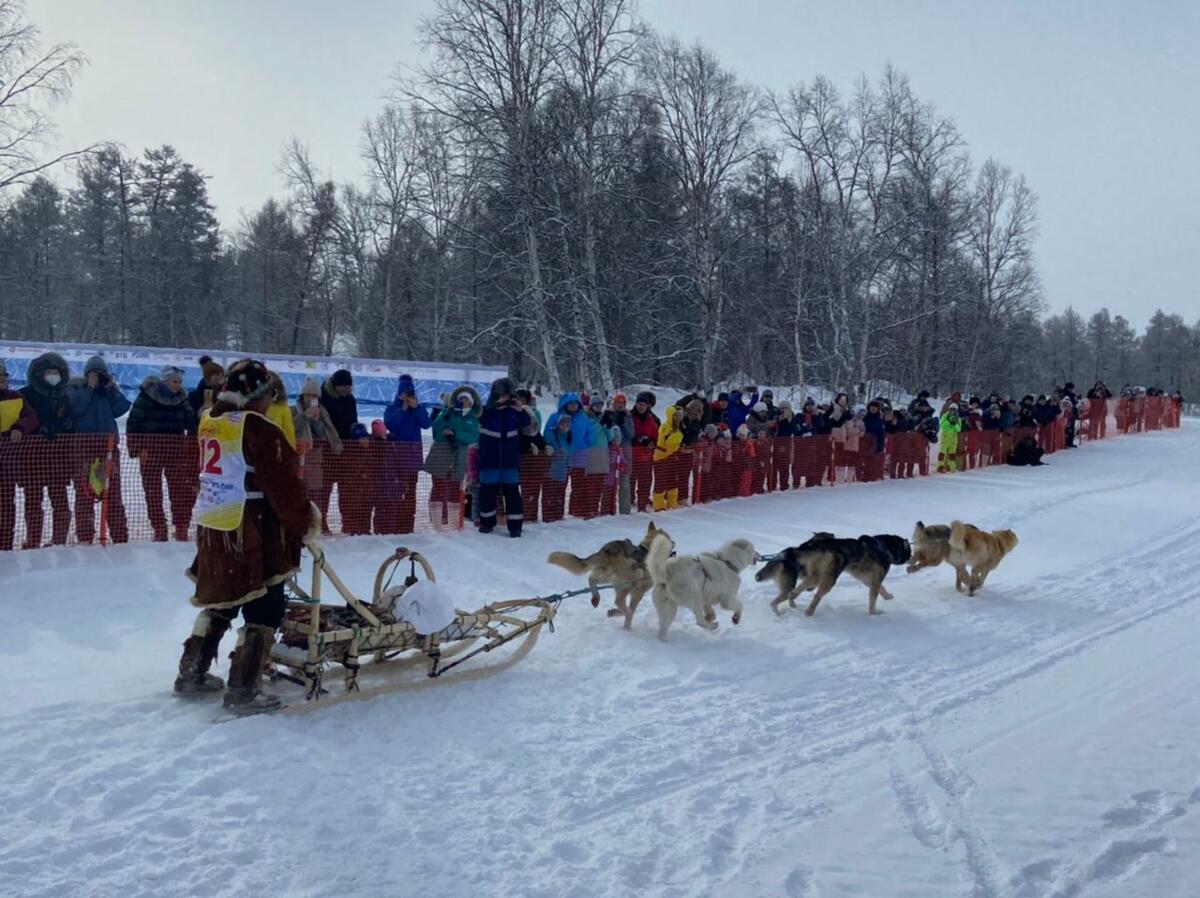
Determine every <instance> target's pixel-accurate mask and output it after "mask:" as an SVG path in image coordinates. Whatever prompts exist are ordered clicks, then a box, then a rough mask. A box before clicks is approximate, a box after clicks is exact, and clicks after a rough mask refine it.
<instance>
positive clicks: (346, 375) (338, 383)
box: [329, 368, 354, 387]
mask: <svg viewBox="0 0 1200 898" xmlns="http://www.w3.org/2000/svg"><path fill="white" fill-rule="evenodd" d="M329 382H330V383H331V384H333V385H334V386H335V387H352V386H354V375H352V374H351V373H350V372H349V371H347V370H346V369H345V368H338V370H337V371H334V372H333V375H332V376H331V377H330V378H329Z"/></svg>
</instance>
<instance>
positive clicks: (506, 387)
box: [487, 377, 517, 406]
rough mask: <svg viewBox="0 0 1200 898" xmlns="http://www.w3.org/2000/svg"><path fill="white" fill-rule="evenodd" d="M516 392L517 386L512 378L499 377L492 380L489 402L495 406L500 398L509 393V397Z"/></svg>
mask: <svg viewBox="0 0 1200 898" xmlns="http://www.w3.org/2000/svg"><path fill="white" fill-rule="evenodd" d="M516 392H517V387H516V384H514V383H513V382H512V380H510V379H509V378H507V377H497V378H496V379H495V380H494V381H492V391H491V392H490V393H489V394H488V399H487V404H488V405H489V406H494V405H495V404H496V403H497V402H498V401H499V400H500V397H501V396H503V395H505V394H506V393H507V394H508V395H509V397H512V396H513V395H515V394H516Z"/></svg>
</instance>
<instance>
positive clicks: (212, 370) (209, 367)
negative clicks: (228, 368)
mask: <svg viewBox="0 0 1200 898" xmlns="http://www.w3.org/2000/svg"><path fill="white" fill-rule="evenodd" d="M200 373H201V374H202V375H203V376H204V379H205V380H208V379H209V378H210V377H224V376H225V369H224V368H222V367H221V366H220V365H218V364H217V363H216V362H214V361H213V360H212V359H209V360H208V361H207V362H205V363H204V364H203V365H201V366H200Z"/></svg>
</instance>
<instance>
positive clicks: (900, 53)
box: [28, 0, 1200, 328]
mask: <svg viewBox="0 0 1200 898" xmlns="http://www.w3.org/2000/svg"><path fill="white" fill-rule="evenodd" d="M433 5H434V4H433V0H353V2H349V3H346V2H343V3H335V2H329V0H326V2H319V0H203V2H200V0H103V2H98V0H28V10H29V15H30V18H31V19H32V20H33V21H34V22H35V23H36V24H38V25H39V26H40V27H41V29H42V31H43V34H44V36H45V38H46V39H47V40H54V41H59V40H70V41H74V42H75V43H77V44H78V45H79V46H80V47H81V48H82V49H83V50H84V52H85V53H86V54H87V55H88V57H89V59H90V65H89V66H88V68H87V69H86V70H85V71H84V73H83V75H82V77H81V78H80V79H79V83H78V85H77V87H76V89H75V92H74V96H73V98H72V100H71V101H70V103H69V104H68V105H67V106H66V107H64V108H62V109H60V110H59V112H58V114H57V119H58V123H59V131H60V133H61V138H62V142H63V143H64V144H71V145H78V144H84V143H89V142H92V141H99V140H109V139H111V140H116V141H118V142H120V143H122V144H124V145H125V146H126V148H127V149H128V150H129V151H130V152H135V153H136V152H140V151H141V150H142V149H143V148H145V147H148V146H157V145H160V144H163V143H170V144H173V145H174V146H175V147H176V148H177V149H178V150H179V151H180V153H181V154H182V155H183V157H184V158H185V159H186V160H188V161H189V162H192V163H193V164H195V165H196V166H198V167H199V168H200V169H202V170H203V171H204V172H205V173H207V174H208V175H209V176H210V177H211V180H210V182H209V190H210V193H211V195H212V197H213V200H214V202H215V203H216V204H217V212H218V215H219V216H220V218H221V221H222V223H223V225H225V226H226V227H228V228H232V227H234V226H236V224H237V222H238V220H239V219H240V217H241V213H242V212H245V211H253V210H255V209H256V208H257V207H258V206H259V205H261V203H262V202H263V201H264V200H265V199H266V198H267V197H268V196H270V195H272V194H279V193H280V192H281V191H282V184H281V179H280V177H279V174H278V164H279V158H280V152H281V148H282V146H283V144H284V143H285V142H286V141H287V140H288V139H289V138H290V137H292V136H293V135H294V136H296V137H299V138H300V139H301V140H303V141H305V142H307V143H308V144H309V145H310V147H311V149H312V154H313V158H314V161H316V162H318V163H320V164H321V166H322V167H323V168H324V169H325V170H326V172H327V173H328V174H330V175H332V176H333V177H334V178H336V179H337V180H339V181H341V180H346V179H357V178H358V177H359V175H360V165H359V162H358V159H357V144H358V132H359V128H360V126H361V123H362V121H363V120H364V119H365V118H366V117H367V116H369V115H372V114H373V113H374V112H375V111H377V109H378V108H379V105H380V103H381V98H382V96H383V94H384V92H385V91H386V90H387V87H388V78H389V75H390V74H391V73H393V72H394V71H395V70H396V69H397V66H403V65H409V66H411V65H415V64H417V63H419V62H420V56H419V52H420V51H419V46H418V43H417V24H418V22H419V21H420V19H421V17H422V16H423V15H426V14H428V13H430V12H431V11H432V9H433ZM641 13H642V16H643V17H644V18H645V19H646V20H648V21H649V23H650V24H651V25H653V26H654V27H656V28H657V29H658V30H660V31H663V32H667V33H672V34H675V35H676V36H678V37H680V38H682V39H684V40H693V39H697V40H699V41H701V42H702V43H704V44H706V45H707V46H709V47H710V48H711V49H713V50H714V51H715V52H716V53H717V54H718V55H719V56H720V58H721V59H722V61H723V62H724V63H725V64H726V65H728V66H729V67H731V68H733V69H734V70H736V71H737V72H738V73H739V74H740V75H741V76H742V77H743V78H745V79H746V80H748V81H751V82H753V83H756V84H759V85H761V86H763V87H767V88H771V89H783V88H786V87H788V86H790V85H792V84H794V83H796V82H798V81H802V80H804V81H807V80H810V79H811V78H812V77H813V76H814V75H816V74H818V73H824V74H826V75H828V76H830V77H831V78H833V79H834V80H835V81H836V82H837V83H839V84H840V85H843V86H844V87H845V88H847V89H848V88H849V87H850V86H851V84H852V82H853V80H854V79H855V78H856V77H857V76H858V75H859V74H861V73H866V74H868V75H869V76H870V77H872V78H875V77H876V76H878V74H879V73H880V72H881V70H882V69H883V67H884V65H885V64H886V63H887V62H888V61H891V62H892V63H893V64H895V65H896V66H897V67H898V68H899V69H901V70H902V71H904V72H906V73H907V74H908V75H909V76H910V78H911V80H912V84H913V87H914V89H915V90H916V91H917V93H918V95H919V96H921V97H922V98H923V99H925V100H928V101H932V102H933V103H934V104H935V105H937V107H938V108H939V109H940V110H942V111H943V112H944V113H946V114H949V115H950V116H952V117H953V118H954V119H955V121H956V122H957V123H958V126H959V129H960V130H961V131H962V133H963V135H964V136H965V138H966V140H967V142H968V144H969V146H970V148H971V153H972V156H973V158H974V159H975V160H976V161H977V162H979V161H982V160H983V159H985V158H987V157H988V156H994V157H996V158H997V159H999V160H1000V161H1002V162H1004V163H1006V164H1008V165H1010V166H1012V167H1013V168H1014V169H1016V170H1018V171H1021V172H1024V173H1025V175H1026V176H1027V177H1028V179H1029V182H1030V184H1031V185H1032V187H1033V189H1034V190H1035V191H1036V192H1037V194H1038V197H1039V209H1040V218H1041V236H1040V238H1039V240H1038V244H1037V254H1038V268H1039V270H1040V272H1041V275H1042V280H1043V283H1044V286H1045V293H1046V300H1047V302H1048V304H1049V305H1050V307H1051V309H1052V310H1053V311H1059V310H1061V309H1063V308H1065V307H1066V306H1068V305H1073V306H1074V307H1075V308H1076V309H1078V310H1079V311H1080V312H1082V313H1084V314H1085V315H1086V314H1090V313H1091V312H1093V311H1095V310H1097V309H1099V308H1100V307H1101V306H1107V307H1108V308H1109V309H1110V310H1111V311H1112V312H1113V313H1114V314H1115V313H1120V314H1123V315H1125V316H1126V317H1128V318H1129V319H1130V320H1131V321H1133V322H1134V324H1135V325H1137V326H1138V327H1139V328H1140V327H1141V326H1142V325H1143V324H1144V323H1145V321H1146V319H1147V318H1148V317H1149V316H1150V314H1152V313H1153V311H1154V309H1155V308H1156V307H1159V306H1161V307H1163V308H1164V309H1166V310H1167V311H1174V312H1179V313H1180V314H1183V315H1184V317H1185V318H1187V319H1188V321H1189V322H1192V321H1195V320H1197V319H1198V318H1200V291H1198V290H1197V288H1196V286H1195V280H1194V278H1193V277H1192V263H1193V261H1194V260H1195V258H1196V257H1197V255H1198V251H1200V224H1198V223H1197V215H1198V214H1200V213H1198V210H1197V200H1198V199H1200V165H1198V164H1197V160H1198V158H1200V145H1198V144H1200V140H1198V138H1200V100H1198V97H1200V91H1197V87H1196V86H1197V85H1198V84H1200V3H1196V2H1188V0H1177V2H1165V0H1158V2H1150V3H1144V4H1137V5H1135V4H1130V3H1118V2H1113V0H1079V2H1058V0H1056V2H1046V0H1040V2H1005V0H992V2H986V3H980V2H964V0H957V2H952V0H942V2H931V0H925V2H922V0H906V2H903V3H901V2H895V0H880V2H869V0H841V2H839V3H830V2H828V0H824V2H820V3H816V2H811V0H759V2H754V0H741V2H738V3H730V2H729V0H642V3H641Z"/></svg>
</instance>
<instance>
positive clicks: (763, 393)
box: [761, 390, 775, 399]
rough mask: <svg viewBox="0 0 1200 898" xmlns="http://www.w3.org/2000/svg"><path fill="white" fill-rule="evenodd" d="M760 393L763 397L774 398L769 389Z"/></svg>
mask: <svg viewBox="0 0 1200 898" xmlns="http://www.w3.org/2000/svg"><path fill="white" fill-rule="evenodd" d="M761 395H762V398H763V399H774V398H775V394H774V393H772V392H771V391H770V390H763V391H762V394H761Z"/></svg>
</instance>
